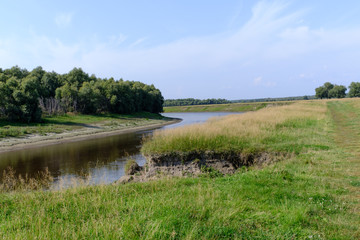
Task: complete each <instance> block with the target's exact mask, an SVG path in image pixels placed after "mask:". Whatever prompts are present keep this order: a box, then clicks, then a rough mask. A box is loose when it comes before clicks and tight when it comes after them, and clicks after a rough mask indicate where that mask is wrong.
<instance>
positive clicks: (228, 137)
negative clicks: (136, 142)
mask: <svg viewBox="0 0 360 240" xmlns="http://www.w3.org/2000/svg"><path fill="white" fill-rule="evenodd" d="M326 111H327V110H326V103H325V101H306V102H305V101H304V102H298V103H295V104H292V105H286V106H279V107H271V108H265V109H261V110H259V111H257V112H248V113H245V114H240V115H230V116H226V117H221V118H212V119H210V120H209V121H207V122H206V123H203V124H194V125H190V126H185V127H182V128H175V129H169V130H165V131H164V130H159V131H156V132H155V133H154V135H153V138H152V139H151V140H149V141H146V142H145V143H144V146H143V149H142V151H143V153H144V154H152V153H169V152H174V151H175V152H176V151H181V152H184V151H185V152H187V151H221V152H222V151H241V152H258V151H264V150H269V151H295V152H297V151H298V150H299V149H298V148H299V146H294V147H291V146H290V145H291V143H292V142H295V140H296V143H297V144H299V141H298V140H299V139H301V138H304V134H314V132H313V131H314V128H308V126H309V125H316V124H317V122H318V121H319V120H322V119H324V118H325V117H326ZM315 130H316V128H315ZM304 139H305V138H304ZM306 139H307V138H306ZM306 141H308V139H307V140H306ZM300 144H301V142H300ZM314 144H315V143H314Z"/></svg>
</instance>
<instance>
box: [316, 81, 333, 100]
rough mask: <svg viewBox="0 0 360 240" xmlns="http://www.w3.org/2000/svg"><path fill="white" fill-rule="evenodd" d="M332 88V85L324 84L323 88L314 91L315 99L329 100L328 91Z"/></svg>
mask: <svg viewBox="0 0 360 240" xmlns="http://www.w3.org/2000/svg"><path fill="white" fill-rule="evenodd" d="M333 87H334V85H333V84H332V83H330V82H326V83H324V85H323V86H320V87H318V88H316V89H315V96H316V97H317V98H320V99H323V98H329V91H330V90H331V89H332V88H333Z"/></svg>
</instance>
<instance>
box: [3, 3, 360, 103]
mask: <svg viewBox="0 0 360 240" xmlns="http://www.w3.org/2000/svg"><path fill="white" fill-rule="evenodd" d="M288 8H289V5H288V3H284V2H283V1H272V2H268V1H261V2H259V3H257V4H256V5H255V6H254V7H253V9H252V15H251V17H250V18H249V20H248V21H247V22H246V23H245V24H243V25H242V26H241V27H239V28H238V29H237V30H234V31H232V32H226V33H222V34H217V35H212V36H202V37H190V38H184V39H178V40H177V41H173V42H169V43H167V44H161V45H158V46H153V47H146V44H143V43H144V41H145V40H146V38H140V39H137V40H131V36H124V35H121V34H120V35H114V36H113V37H110V39H108V41H103V42H99V41H95V42H94V43H91V44H90V46H89V43H87V44H83V43H81V42H79V43H73V44H68V45H67V44H65V43H64V42H62V41H61V39H50V38H48V37H46V36H41V37H39V36H33V41H32V42H31V46H30V45H29V47H28V49H26V53H23V52H20V51H17V52H16V51H15V54H12V56H17V57H16V58H17V59H21V58H23V56H24V55H31V56H34V58H33V59H36V60H37V61H38V64H37V65H43V66H45V67H46V66H47V69H49V68H50V69H54V70H56V71H68V70H70V69H71V68H72V67H74V66H81V67H83V68H84V70H86V71H88V72H90V73H96V74H97V75H100V76H104V77H109V76H114V77H116V78H120V77H123V78H125V79H136V80H140V81H145V82H149V83H156V86H157V87H159V88H160V89H161V90H163V92H164V95H165V97H171V98H176V97H187V96H196V97H200V98H201V97H203V98H207V97H226V98H232V99H236V98H244V97H245V98H246V97H250V98H251V97H261V96H265V95H266V96H271V95H276V96H279V95H280V96H281V94H279V93H280V92H281V91H283V95H301V94H302V93H299V92H298V91H299V89H300V87H301V89H304V90H303V91H310V90H311V91H313V89H314V86H315V85H316V84H318V83H319V81H322V80H321V79H326V80H331V76H335V75H334V72H335V70H336V71H337V72H339V73H338V74H337V75H336V76H343V74H342V71H344V72H352V73H353V74H351V75H350V76H352V77H353V78H356V77H357V76H359V73H358V72H355V71H357V70H356V69H357V66H356V63H357V59H358V56H359V55H360V27H353V28H347V29H330V28H328V29H314V28H312V27H311V26H309V25H306V24H305V23H306V21H304V20H303V19H306V12H305V11H303V10H301V9H300V10H298V11H289V10H288ZM58 19H59V20H57V21H56V22H57V24H58V25H59V26H68V25H69V24H71V21H72V14H62V15H59V18H58ZM235 20H236V19H235ZM235 20H234V21H235ZM0 43H1V42H0ZM84 45H86V47H84ZM118 45H121V47H118ZM6 48H9V43H8V44H7V45H6ZM6 48H5V46H4V45H1V44H0V56H1V58H2V56H8V55H9V54H7V53H8V52H7V50H6ZM31 48H32V49H31ZM12 49H15V47H14V48H12ZM16 53H17V54H18V55H16ZM33 59H32V60H33ZM15 64H18V63H17V62H16V63H15ZM25 66H26V65H25ZM324 66H326V67H324ZM324 69H326V71H325V70H324ZM305 74H306V75H305ZM330 74H333V75H330ZM254 76H258V77H256V78H254ZM291 76H292V77H293V80H291V82H290V81H289V79H290V78H291ZM294 76H295V77H294ZM315 78H316V81H314V79H315ZM264 79H266V81H264ZM351 80H354V79H351V78H348V79H346V81H351ZM222 86H233V88H232V89H228V88H226V89H225V88H223V87H222ZM272 86H277V87H276V89H277V91H278V92H274V91H273V90H272V89H273V88H272V89H271V88H269V87H272ZM179 89H181V91H179ZM259 89H263V91H260V90H259ZM304 94H309V92H305V93H304Z"/></svg>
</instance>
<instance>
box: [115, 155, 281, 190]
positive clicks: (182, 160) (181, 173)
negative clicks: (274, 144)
mask: <svg viewBox="0 0 360 240" xmlns="http://www.w3.org/2000/svg"><path fill="white" fill-rule="evenodd" d="M286 156H287V154H282V153H267V152H263V153H247V154H245V153H240V154H238V153H214V152H210V151H208V152H204V153H198V152H190V153H172V154H159V155H150V156H146V159H147V163H146V165H145V166H144V167H143V168H142V170H141V171H138V172H135V173H134V174H132V175H131V177H130V175H126V176H123V177H122V178H120V179H119V180H118V181H117V182H116V183H127V182H130V181H133V182H144V181H148V180H154V179H159V178H163V177H194V176H199V175H201V174H203V173H204V172H207V171H209V170H210V171H216V172H218V173H219V174H222V175H227V174H234V173H235V172H236V171H237V170H238V169H239V168H242V167H244V166H245V167H249V166H254V165H257V166H262V165H267V164H270V163H273V162H275V161H279V160H280V159H283V158H284V157H286Z"/></svg>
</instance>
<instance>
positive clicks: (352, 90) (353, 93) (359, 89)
mask: <svg viewBox="0 0 360 240" xmlns="http://www.w3.org/2000/svg"><path fill="white" fill-rule="evenodd" d="M349 97H360V82H352V83H351V84H350V86H349Z"/></svg>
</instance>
